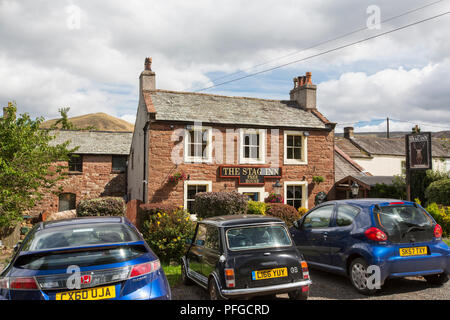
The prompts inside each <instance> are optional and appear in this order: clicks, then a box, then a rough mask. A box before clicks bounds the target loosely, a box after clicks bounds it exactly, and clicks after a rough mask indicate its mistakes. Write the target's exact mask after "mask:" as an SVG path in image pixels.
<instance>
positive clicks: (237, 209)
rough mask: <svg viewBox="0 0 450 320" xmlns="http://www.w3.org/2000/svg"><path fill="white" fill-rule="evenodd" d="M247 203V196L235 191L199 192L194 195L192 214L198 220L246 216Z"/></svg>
mask: <svg viewBox="0 0 450 320" xmlns="http://www.w3.org/2000/svg"><path fill="white" fill-rule="evenodd" d="M247 201H248V197H247V196H245V195H243V194H240V193H238V192H236V191H232V192H199V193H197V194H196V195H195V203H194V211H195V212H194V213H196V214H197V217H199V218H208V217H215V216H223V215H239V214H246V212H247ZM191 213H192V212H191Z"/></svg>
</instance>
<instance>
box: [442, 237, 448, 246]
mask: <svg viewBox="0 0 450 320" xmlns="http://www.w3.org/2000/svg"><path fill="white" fill-rule="evenodd" d="M443 240H444V242H445V243H446V244H447V245H449V246H450V239H445V238H444V239H443Z"/></svg>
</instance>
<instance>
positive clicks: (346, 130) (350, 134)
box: [344, 127, 354, 139]
mask: <svg viewBox="0 0 450 320" xmlns="http://www.w3.org/2000/svg"><path fill="white" fill-rule="evenodd" d="M353 130H354V129H353V127H345V128H344V138H347V139H353Z"/></svg>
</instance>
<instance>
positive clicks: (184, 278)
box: [181, 262, 193, 286]
mask: <svg viewBox="0 0 450 320" xmlns="http://www.w3.org/2000/svg"><path fill="white" fill-rule="evenodd" d="M181 282H182V283H183V284H184V285H187V286H190V285H192V284H193V282H192V280H191V279H189V278H188V276H187V274H186V265H185V264H184V262H182V263H181Z"/></svg>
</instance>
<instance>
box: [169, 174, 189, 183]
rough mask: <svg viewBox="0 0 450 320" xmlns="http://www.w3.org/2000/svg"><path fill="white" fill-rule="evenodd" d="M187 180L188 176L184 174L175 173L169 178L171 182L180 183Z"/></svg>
mask: <svg viewBox="0 0 450 320" xmlns="http://www.w3.org/2000/svg"><path fill="white" fill-rule="evenodd" d="M184 180H186V174H185V173H184V172H175V173H174V174H171V175H170V176H169V182H178V181H184Z"/></svg>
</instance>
